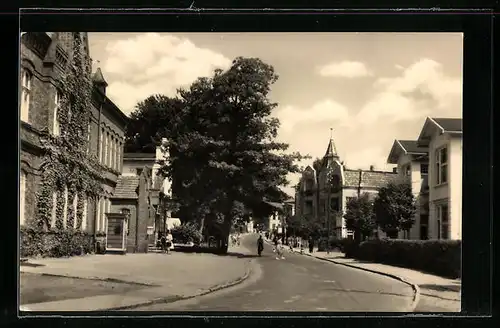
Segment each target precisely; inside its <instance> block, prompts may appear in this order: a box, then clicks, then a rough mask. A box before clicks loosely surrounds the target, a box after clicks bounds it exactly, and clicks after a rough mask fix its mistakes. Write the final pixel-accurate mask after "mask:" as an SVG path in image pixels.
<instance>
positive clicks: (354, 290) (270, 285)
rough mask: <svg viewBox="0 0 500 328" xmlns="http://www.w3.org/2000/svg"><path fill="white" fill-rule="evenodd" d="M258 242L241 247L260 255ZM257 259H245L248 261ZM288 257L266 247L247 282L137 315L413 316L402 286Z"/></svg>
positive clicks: (410, 295)
mask: <svg viewBox="0 0 500 328" xmlns="http://www.w3.org/2000/svg"><path fill="white" fill-rule="evenodd" d="M256 240H257V235H249V236H246V237H244V238H243V240H242V243H243V245H244V246H245V247H246V248H248V249H249V250H255V253H256V252H257V242H256ZM254 256H255V255H247V259H248V257H254ZM285 257H286V259H285V260H276V257H275V254H274V253H273V252H272V246H270V245H268V244H265V246H264V252H263V254H262V257H260V258H259V257H256V258H255V259H254V262H255V265H254V270H253V273H252V275H251V277H250V278H248V279H247V280H246V281H245V282H244V283H242V284H240V285H237V286H235V287H232V288H228V289H225V290H221V291H219V292H215V293H212V294H208V295H205V296H201V297H196V298H193V299H189V300H185V301H178V302H174V303H170V304H156V305H151V306H145V307H141V308H138V309H134V310H143V311H207V312H209V311H321V312H331V311H342V312H344V311H348V312H373V311H377V312H407V311H411V309H410V307H411V303H412V299H413V295H414V292H413V289H412V288H411V287H410V286H408V285H406V284H404V283H402V282H399V281H397V280H394V279H391V278H388V277H384V276H381V275H377V274H374V273H369V272H365V271H361V270H357V269H353V268H348V267H345V266H342V265H337V264H334V263H331V262H326V261H322V260H319V259H315V258H313V257H310V256H306V255H300V254H294V253H288V252H287V253H285ZM237 258H238V257H237ZM238 260H242V261H243V260H245V259H244V258H238ZM221 270H224V268H221Z"/></svg>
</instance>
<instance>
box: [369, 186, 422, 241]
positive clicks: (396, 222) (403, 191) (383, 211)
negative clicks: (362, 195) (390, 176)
mask: <svg viewBox="0 0 500 328" xmlns="http://www.w3.org/2000/svg"><path fill="white" fill-rule="evenodd" d="M373 209H374V213H375V217H376V221H377V224H378V225H379V226H380V228H381V229H382V231H384V232H385V233H387V235H388V236H389V237H393V238H394V237H396V236H397V232H398V231H399V230H402V231H406V232H407V231H409V230H410V228H411V227H412V226H413V224H414V221H415V219H414V214H415V211H416V207H415V198H414V196H413V193H412V190H411V185H410V184H409V183H389V184H388V185H387V186H385V187H383V188H381V189H380V190H379V192H378V195H377V198H376V199H375V202H374V204H373Z"/></svg>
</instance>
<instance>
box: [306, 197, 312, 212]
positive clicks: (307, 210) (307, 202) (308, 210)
mask: <svg viewBox="0 0 500 328" xmlns="http://www.w3.org/2000/svg"><path fill="white" fill-rule="evenodd" d="M305 207H306V208H305V212H306V213H305V214H312V212H313V204H312V201H310V200H309V201H306V206H305Z"/></svg>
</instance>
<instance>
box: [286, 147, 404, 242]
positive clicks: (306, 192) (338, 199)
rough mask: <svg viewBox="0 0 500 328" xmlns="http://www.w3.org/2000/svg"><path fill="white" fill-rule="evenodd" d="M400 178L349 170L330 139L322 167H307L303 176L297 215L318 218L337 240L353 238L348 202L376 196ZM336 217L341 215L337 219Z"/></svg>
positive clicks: (371, 168)
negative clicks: (347, 221) (346, 215)
mask: <svg viewBox="0 0 500 328" xmlns="http://www.w3.org/2000/svg"><path fill="white" fill-rule="evenodd" d="M397 179H398V174H397V173H396V170H394V171H392V172H386V171H377V170H375V169H374V167H373V166H371V167H370V170H355V169H349V168H347V167H346V166H345V165H344V163H343V162H341V161H340V158H339V156H338V154H337V148H336V147H335V143H334V141H333V139H330V141H329V142H328V146H327V149H326V152H325V155H324V156H323V158H322V161H321V165H320V167H317V168H316V169H315V168H313V167H312V166H307V167H306V168H305V170H304V172H303V173H302V176H301V178H300V180H299V183H298V184H297V187H296V193H295V212H296V214H297V215H301V216H305V217H308V216H310V217H317V218H319V219H320V220H321V221H322V222H324V223H325V226H326V227H327V228H329V229H330V231H332V232H335V234H336V235H337V236H338V237H342V238H347V237H350V236H352V235H353V233H352V231H348V230H347V228H346V226H345V220H344V219H343V213H345V211H346V204H347V201H348V200H349V199H350V198H351V197H357V196H359V195H360V194H362V193H368V194H371V195H373V196H375V195H376V194H377V193H378V190H379V189H380V188H381V187H383V186H385V185H387V184H388V183H389V182H392V181H396V180H397ZM336 213H338V214H340V215H335V214H336Z"/></svg>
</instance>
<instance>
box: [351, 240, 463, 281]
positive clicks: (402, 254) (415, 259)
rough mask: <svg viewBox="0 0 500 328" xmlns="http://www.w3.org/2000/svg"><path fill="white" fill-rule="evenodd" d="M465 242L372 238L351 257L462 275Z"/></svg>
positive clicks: (430, 271)
mask: <svg viewBox="0 0 500 328" xmlns="http://www.w3.org/2000/svg"><path fill="white" fill-rule="evenodd" d="M461 245H462V243H461V241H459V240H401V239H380V240H368V241H364V242H362V243H361V244H360V245H359V248H358V249H357V251H355V252H351V253H350V254H349V257H353V258H356V259H359V260H364V261H371V262H378V263H384V264H389V265H395V266H401V267H405V268H411V269H416V270H421V271H425V272H428V273H433V274H437V275H440V276H445V277H449V278H459V277H460V270H461ZM346 253H347V252H346ZM346 256H347V254H346Z"/></svg>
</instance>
